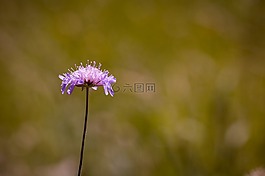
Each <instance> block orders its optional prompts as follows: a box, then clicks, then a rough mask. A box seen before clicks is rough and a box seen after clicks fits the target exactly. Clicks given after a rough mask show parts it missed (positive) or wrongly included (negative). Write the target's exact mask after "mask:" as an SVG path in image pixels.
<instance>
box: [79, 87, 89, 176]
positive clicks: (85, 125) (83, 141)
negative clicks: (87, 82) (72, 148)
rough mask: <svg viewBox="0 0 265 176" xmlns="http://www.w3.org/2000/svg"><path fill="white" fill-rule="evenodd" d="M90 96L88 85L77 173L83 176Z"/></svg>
mask: <svg viewBox="0 0 265 176" xmlns="http://www.w3.org/2000/svg"><path fill="white" fill-rule="evenodd" d="M88 98H89V87H86V112H85V121H84V130H83V137H82V144H81V151H80V160H79V167H78V174H77V175H78V176H81V172H82V164H83V154H84V148H85V139H86V129H87V119H88V107H89V105H88Z"/></svg>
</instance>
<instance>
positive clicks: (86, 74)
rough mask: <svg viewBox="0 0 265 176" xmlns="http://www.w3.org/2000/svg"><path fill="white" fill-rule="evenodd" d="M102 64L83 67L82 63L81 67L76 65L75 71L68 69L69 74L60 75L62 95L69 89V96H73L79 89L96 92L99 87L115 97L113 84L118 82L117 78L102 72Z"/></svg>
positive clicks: (94, 63) (93, 63)
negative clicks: (90, 89) (86, 88)
mask: <svg viewBox="0 0 265 176" xmlns="http://www.w3.org/2000/svg"><path fill="white" fill-rule="evenodd" d="M100 67H101V64H99V66H96V62H95V61H93V62H89V61H87V64H86V65H85V66H83V64H82V63H81V64H80V66H77V65H75V69H73V68H71V69H68V71H69V72H67V73H64V74H62V75H59V78H60V79H61V80H62V84H61V86H62V88H61V91H62V94H64V92H65V90H66V89H67V94H71V93H72V92H73V90H74V88H75V86H77V87H82V88H83V87H92V88H93V89H94V90H97V87H98V86H103V88H104V91H105V94H106V95H108V94H110V95H111V96H113V95H114V91H113V89H112V86H111V84H113V83H115V82H116V78H115V77H114V76H113V75H110V76H109V71H108V70H103V71H102V70H100Z"/></svg>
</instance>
